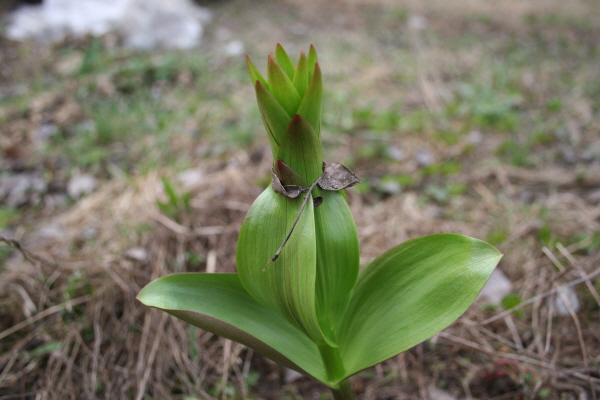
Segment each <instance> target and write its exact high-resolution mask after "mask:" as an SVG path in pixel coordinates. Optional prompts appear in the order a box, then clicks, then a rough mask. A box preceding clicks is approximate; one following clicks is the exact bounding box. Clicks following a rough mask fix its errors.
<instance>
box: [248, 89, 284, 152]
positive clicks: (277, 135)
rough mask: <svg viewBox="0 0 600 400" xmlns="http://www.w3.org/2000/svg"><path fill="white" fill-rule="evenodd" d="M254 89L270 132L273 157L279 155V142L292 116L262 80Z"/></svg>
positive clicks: (264, 121) (266, 126)
mask: <svg viewBox="0 0 600 400" xmlns="http://www.w3.org/2000/svg"><path fill="white" fill-rule="evenodd" d="M254 89H255V91H256V99H257V101H258V108H259V110H260V114H261V116H262V118H263V123H264V124H265V128H266V129H267V132H268V134H269V142H270V144H271V151H272V152H273V157H277V153H278V151H279V144H280V143H281V139H282V137H283V134H284V133H285V130H286V129H287V126H288V124H289V122H290V119H291V118H290V116H289V115H288V114H287V112H286V111H285V110H284V109H283V107H282V106H281V104H279V102H278V101H277V99H275V97H274V96H273V95H272V94H271V92H269V91H268V90H267V89H266V88H265V86H263V84H262V83H261V82H260V81H258V82H256V85H255V86H254Z"/></svg>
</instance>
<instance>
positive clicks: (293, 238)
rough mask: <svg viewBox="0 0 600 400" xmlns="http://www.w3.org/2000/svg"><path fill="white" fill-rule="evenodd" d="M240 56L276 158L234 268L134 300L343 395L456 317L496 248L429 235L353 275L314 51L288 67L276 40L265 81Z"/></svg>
mask: <svg viewBox="0 0 600 400" xmlns="http://www.w3.org/2000/svg"><path fill="white" fill-rule="evenodd" d="M247 64H248V69H249V72H250V76H251V78H252V81H253V82H254V83H255V90H256V95H257V99H258V104H259V109H260V113H261V115H262V118H263V122H264V125H265V128H266V130H267V133H268V136H269V141H270V145H271V150H272V153H273V157H274V160H275V162H274V164H273V170H272V185H269V187H267V189H265V190H264V192H263V193H262V194H261V195H260V196H259V197H258V198H257V199H256V201H255V202H254V204H253V205H252V207H251V209H250V210H249V212H248V215H247V216H246V219H245V221H244V223H243V225H242V227H241V231H240V236H239V241H238V247H237V258H236V262H237V270H238V274H203V273H195V274H176V275H170V276H166V277H163V278H160V279H158V280H156V281H154V282H152V283H150V284H149V285H148V286H146V287H145V288H144V289H143V290H142V291H141V292H140V294H139V295H138V299H139V300H140V301H142V303H144V304H146V305H148V306H151V307H155V308H158V309H161V310H164V311H166V312H168V313H170V314H172V315H174V316H176V317H178V318H181V319H183V320H185V321H187V322H189V323H191V324H193V325H196V326H198V327H200V328H202V329H205V330H208V331H211V332H213V333H215V334H218V335H221V336H224V337H227V338H229V339H232V340H236V341H238V342H240V343H243V344H245V345H247V346H248V347H251V348H253V349H256V350H257V351H259V352H261V353H262V354H263V355H265V356H267V357H269V358H271V359H273V360H275V361H277V362H279V363H281V364H282V365H285V366H287V367H290V368H292V369H295V370H297V371H299V372H301V373H303V374H305V375H307V376H311V377H313V378H315V379H318V380H319V381H321V382H323V383H325V384H326V385H328V386H329V387H330V388H331V391H332V394H333V397H334V398H335V399H353V398H354V394H353V392H352V389H351V387H350V383H349V380H348V377H350V376H351V375H353V374H355V373H357V372H359V371H361V370H363V369H365V368H367V367H370V366H372V365H374V364H377V363H379V362H381V361H384V360H386V359H387V358H390V357H392V356H395V355H396V354H398V353H400V352H402V351H404V350H407V349H408V348H410V347H412V346H414V345H416V344H418V343H420V342H422V341H424V340H426V339H427V338H429V337H431V336H432V335H434V334H435V333H437V332H439V331H440V330H441V329H443V328H445V327H446V326H448V325H449V324H450V323H451V322H453V321H454V320H455V319H456V318H458V317H459V316H460V315H461V314H462V313H463V312H464V311H465V310H466V308H467V307H468V306H469V305H470V304H471V303H472V301H473V300H474V299H475V297H476V296H477V294H478V293H479V291H480V290H481V288H482V287H483V285H484V284H485V282H486V281H487V279H488V278H489V275H490V274H491V272H492V270H493V269H494V267H495V266H496V264H497V263H498V261H499V259H500V257H501V254H500V253H499V252H498V251H497V250H496V249H495V248H493V247H492V246H490V245H489V244H487V243H484V242H482V241H479V240H476V239H473V238H469V237H465V236H460V235H455V234H439V235H431V236H426V237H421V238H418V239H413V240H410V241H408V242H406V243H403V244H401V245H399V246H397V247H395V248H393V249H391V250H389V251H387V252H386V253H384V254H383V255H381V256H380V257H378V258H377V259H376V260H375V261H373V262H372V263H371V264H370V265H369V266H367V267H366V268H365V269H364V271H363V272H362V273H361V274H359V242H358V235H357V231H356V226H355V223H354V219H353V217H352V214H351V212H350V209H349V207H348V204H347V202H346V198H345V195H344V193H343V189H345V188H346V187H348V186H351V185H353V184H355V183H357V182H358V179H357V177H356V176H355V175H354V174H353V173H352V172H351V171H350V170H349V169H347V168H346V167H344V166H343V165H341V164H339V163H332V164H329V165H325V164H324V163H323V155H322V150H321V144H320V113H321V94H322V87H321V72H320V69H319V64H318V63H317V56H316V53H315V50H314V48H313V47H311V49H310V52H309V53H308V56H307V55H305V54H304V53H301V55H300V59H299V61H298V64H297V66H296V67H294V65H293V64H292V62H291V61H290V59H289V57H288V56H287V54H286V53H285V51H284V50H283V48H282V47H281V46H277V50H276V52H275V56H274V57H273V56H272V55H270V56H269V62H268V79H265V78H264V77H263V76H262V75H261V74H260V73H259V72H258V70H257V69H256V68H255V67H254V65H252V63H251V62H250V60H249V59H248V60H247Z"/></svg>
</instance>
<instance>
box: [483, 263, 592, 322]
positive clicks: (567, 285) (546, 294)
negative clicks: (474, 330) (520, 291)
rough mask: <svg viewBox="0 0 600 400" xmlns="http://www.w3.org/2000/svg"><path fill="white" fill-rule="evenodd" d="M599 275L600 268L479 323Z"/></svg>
mask: <svg viewBox="0 0 600 400" xmlns="http://www.w3.org/2000/svg"><path fill="white" fill-rule="evenodd" d="M598 275H600V268H598V269H596V270H595V271H594V272H592V273H590V274H587V275H586V276H583V277H581V278H579V279H575V280H573V281H571V282H569V283H565V284H564V285H560V286H557V287H555V288H554V289H551V290H548V291H547V292H544V293H540V294H538V295H537V296H533V297H531V298H529V299H527V300H525V301H523V302H522V303H520V304H519V305H516V306H514V307H512V308H509V309H508V310H505V311H502V312H501V313H498V314H496V315H494V316H493V317H490V318H488V319H485V320H483V321H481V322H479V324H481V325H487V324H489V323H491V322H494V321H497V320H499V319H500V318H503V317H505V316H507V315H509V314H511V313H513V312H514V311H516V310H519V309H521V308H523V307H525V306H527V305H529V304H531V303H533V302H534V301H536V300H539V299H543V298H544V297H548V296H551V295H553V294H555V293H557V292H558V291H559V290H561V288H567V287H573V286H576V285H579V284H580V283H583V282H585V281H588V280H590V279H592V278H594V277H596V276H598Z"/></svg>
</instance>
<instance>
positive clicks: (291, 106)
mask: <svg viewBox="0 0 600 400" xmlns="http://www.w3.org/2000/svg"><path fill="white" fill-rule="evenodd" d="M267 73H268V77H269V88H270V92H271V93H272V94H273V96H275V98H276V99H277V101H278V102H279V104H281V106H282V107H283V109H284V110H285V111H286V112H287V114H288V116H289V117H290V118H291V117H293V116H294V115H295V114H296V113H297V111H298V106H299V105H300V101H301V100H302V99H301V98H300V95H299V94H298V91H297V90H296V87H295V86H294V84H293V83H292V81H291V79H290V78H289V77H288V76H287V74H286V73H285V71H284V70H283V69H282V68H281V67H280V66H279V64H277V62H275V60H274V59H273V56H269V65H268V67H267Z"/></svg>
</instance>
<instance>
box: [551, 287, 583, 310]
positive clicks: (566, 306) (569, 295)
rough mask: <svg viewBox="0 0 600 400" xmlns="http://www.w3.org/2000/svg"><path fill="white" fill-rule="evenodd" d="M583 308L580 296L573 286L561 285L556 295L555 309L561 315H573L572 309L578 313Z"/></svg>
mask: <svg viewBox="0 0 600 400" xmlns="http://www.w3.org/2000/svg"><path fill="white" fill-rule="evenodd" d="M580 308H581V304H580V303H579V297H578V296H577V293H576V292H575V290H573V288H572V287H568V286H561V287H559V288H558V291H557V292H556V297H554V310H555V312H556V313H557V314H558V315H560V316H561V317H566V316H568V315H571V311H573V312H575V313H577V312H578V311H579V309H580Z"/></svg>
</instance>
